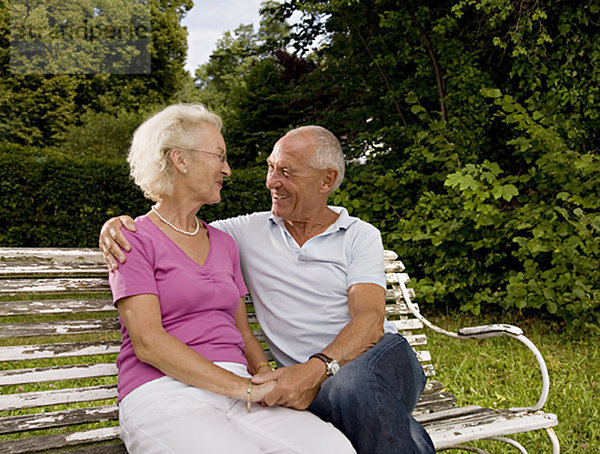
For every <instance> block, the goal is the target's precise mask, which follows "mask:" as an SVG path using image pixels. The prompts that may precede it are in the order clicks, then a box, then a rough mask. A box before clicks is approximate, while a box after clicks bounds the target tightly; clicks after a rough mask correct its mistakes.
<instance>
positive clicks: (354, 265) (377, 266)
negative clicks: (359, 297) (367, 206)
mask: <svg viewBox="0 0 600 454" xmlns="http://www.w3.org/2000/svg"><path fill="white" fill-rule="evenodd" d="M359 226H360V232H359V233H358V234H357V235H355V236H354V237H353V241H352V248H351V254H350V257H351V258H350V266H349V268H348V288H349V287H351V286H352V285H354V284H366V283H369V284H377V285H379V286H381V287H383V288H384V289H385V288H386V280H385V262H384V255H383V242H382V240H381V234H380V233H379V230H377V229H376V228H375V227H373V226H372V225H371V224H367V223H366V222H359ZM357 227H358V226H357Z"/></svg>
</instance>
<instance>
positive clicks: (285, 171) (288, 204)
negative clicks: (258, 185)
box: [266, 133, 327, 222]
mask: <svg viewBox="0 0 600 454" xmlns="http://www.w3.org/2000/svg"><path fill="white" fill-rule="evenodd" d="M314 149H315V145H314V144H313V141H312V138H311V136H310V134H309V133H297V134H292V135H289V136H286V137H283V138H281V139H280V140H279V141H278V142H277V143H276V144H275V146H274V147H273V152H272V153H271V155H270V156H269V158H268V159H267V163H268V165H269V170H268V173H267V182H266V185H267V188H268V189H269V191H271V211H272V213H273V214H274V215H275V216H279V217H281V218H283V219H285V220H286V221H292V222H293V221H296V222H306V221H310V220H311V219H310V217H311V214H313V213H314V211H315V209H316V208H318V207H320V205H321V204H322V203H323V197H325V200H327V195H324V192H323V191H322V190H321V188H322V182H323V177H324V176H325V174H326V173H327V170H317V169H314V168H312V167H310V166H308V165H307V162H308V160H309V158H310V156H311V155H312V153H313V151H314Z"/></svg>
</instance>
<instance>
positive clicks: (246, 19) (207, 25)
mask: <svg viewBox="0 0 600 454" xmlns="http://www.w3.org/2000/svg"><path fill="white" fill-rule="evenodd" d="M262 1H264V0H221V1H219V2H215V1H214V0H194V7H193V8H192V9H191V10H190V11H189V12H188V14H187V16H186V17H185V18H184V20H183V21H182V25H185V26H187V29H188V56H187V62H186V64H185V69H187V70H188V71H189V72H190V73H191V74H192V75H193V74H194V71H196V68H198V66H200V65H202V64H203V63H206V62H207V61H208V58H209V57H210V54H211V53H212V51H213V50H214V48H215V45H216V42H217V41H218V40H219V38H221V37H222V36H223V33H224V32H226V31H231V30H234V29H236V28H237V27H238V26H239V25H240V24H244V25H247V24H250V23H252V24H254V30H257V29H258V26H259V23H260V16H259V14H258V10H259V8H260V4H261V3H262Z"/></svg>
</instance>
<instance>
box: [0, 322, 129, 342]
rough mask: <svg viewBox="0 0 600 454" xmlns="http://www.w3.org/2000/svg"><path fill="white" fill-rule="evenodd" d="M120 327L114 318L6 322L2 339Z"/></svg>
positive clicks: (102, 330)
mask: <svg viewBox="0 0 600 454" xmlns="http://www.w3.org/2000/svg"><path fill="white" fill-rule="evenodd" d="M118 329H120V324H119V321H118V320H116V319H114V318H107V319H101V320H84V321H65V322H38V323H4V324H2V331H0V339H7V338H10V337H31V336H51V335H55V334H89V333H100V332H108V331H115V330H118Z"/></svg>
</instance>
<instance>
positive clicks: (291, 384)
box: [252, 361, 326, 410]
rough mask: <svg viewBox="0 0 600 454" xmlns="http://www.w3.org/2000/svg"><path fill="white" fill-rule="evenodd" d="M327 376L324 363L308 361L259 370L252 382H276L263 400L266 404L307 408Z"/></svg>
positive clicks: (300, 408) (299, 408) (298, 408)
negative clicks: (274, 368) (271, 369)
mask: <svg viewBox="0 0 600 454" xmlns="http://www.w3.org/2000/svg"><path fill="white" fill-rule="evenodd" d="M325 378H326V375H325V373H324V368H323V363H321V362H320V361H308V362H306V363H302V364H296V365H294V366H290V367H282V368H279V369H276V370H273V371H265V372H259V373H257V374H256V375H254V376H253V377H252V383H254V384H256V385H260V384H263V383H267V382H270V381H274V382H275V386H274V387H273V389H272V390H271V391H270V392H268V393H267V394H266V395H265V396H264V399H263V400H262V403H263V404H264V405H268V406H270V407H271V406H274V405H282V406H284V407H289V408H293V409H296V410H305V409H307V408H308V407H309V405H310V404H311V403H312V401H313V400H314V398H315V396H316V395H317V393H318V392H319V388H320V386H321V383H323V381H325Z"/></svg>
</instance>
